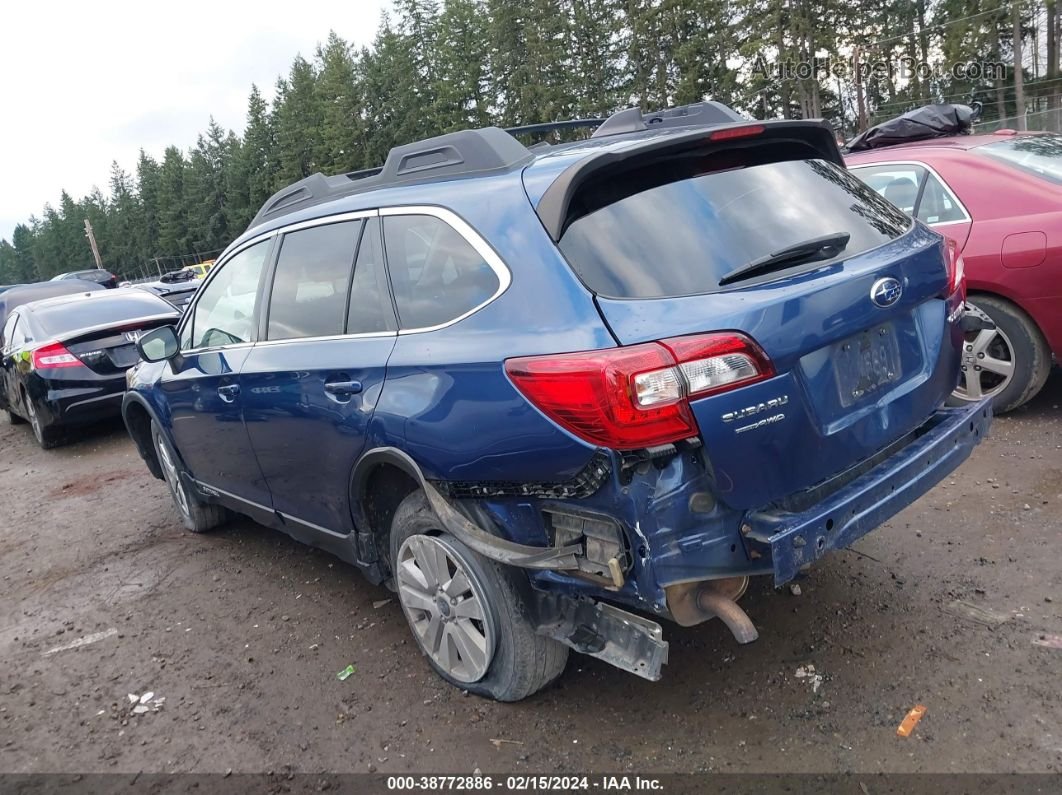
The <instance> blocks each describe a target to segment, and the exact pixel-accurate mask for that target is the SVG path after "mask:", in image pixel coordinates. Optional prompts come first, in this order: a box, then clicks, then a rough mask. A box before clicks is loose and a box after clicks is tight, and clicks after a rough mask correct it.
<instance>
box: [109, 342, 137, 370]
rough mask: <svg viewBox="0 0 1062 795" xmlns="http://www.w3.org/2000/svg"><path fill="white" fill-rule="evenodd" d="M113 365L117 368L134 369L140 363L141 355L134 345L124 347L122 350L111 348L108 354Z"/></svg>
mask: <svg viewBox="0 0 1062 795" xmlns="http://www.w3.org/2000/svg"><path fill="white" fill-rule="evenodd" d="M107 353H108V354H110V357H111V364H113V365H114V366H115V367H132V366H133V365H134V364H136V363H137V362H138V361H140V354H139V353H138V352H137V349H136V346H134V345H123V346H121V347H120V348H111V349H110V350H109V351H108V352H107Z"/></svg>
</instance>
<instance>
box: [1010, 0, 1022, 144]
mask: <svg viewBox="0 0 1062 795" xmlns="http://www.w3.org/2000/svg"><path fill="white" fill-rule="evenodd" d="M1011 7H1012V9H1013V13H1014V104H1015V105H1016V106H1017V107H1016V109H1015V111H1016V113H1017V114H1018V116H1017V118H1016V119H1015V120H1014V127H1015V128H1016V129H1018V130H1024V129H1025V86H1024V77H1025V76H1024V75H1023V74H1022V61H1023V58H1022V54H1021V43H1022V42H1021V5H1020V3H1018V2H1017V0H1013V2H1012V3H1011Z"/></svg>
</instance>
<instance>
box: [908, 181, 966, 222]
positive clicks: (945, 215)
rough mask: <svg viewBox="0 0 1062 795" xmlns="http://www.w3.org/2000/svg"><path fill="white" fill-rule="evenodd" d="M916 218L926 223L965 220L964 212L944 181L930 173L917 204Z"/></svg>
mask: <svg viewBox="0 0 1062 795" xmlns="http://www.w3.org/2000/svg"><path fill="white" fill-rule="evenodd" d="M917 218H918V220H919V221H922V222H923V223H927V224H946V223H950V222H952V221H965V220H966V213H964V212H963V210H962V207H960V206H959V203H958V202H957V201H956V200H955V197H954V196H953V195H952V194H951V192H950V191H949V190H948V189H947V188H946V187H944V183H943V182H941V181H940V180H939V179H937V178H936V177H935V176H933V175H932V174H929V175H928V176H927V177H926V187H925V190H923V191H922V201H921V202H919V204H918V214H917Z"/></svg>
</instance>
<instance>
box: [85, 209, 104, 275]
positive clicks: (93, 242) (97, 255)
mask: <svg viewBox="0 0 1062 795" xmlns="http://www.w3.org/2000/svg"><path fill="white" fill-rule="evenodd" d="M85 237H87V238H88V240H89V245H90V246H92V256H93V257H95V258H96V267H97V268H99V269H100V270H103V262H101V261H100V250H99V248H98V247H97V246H96V236H95V235H94V234H92V224H91V223H89V219H88V218H86V219H85Z"/></svg>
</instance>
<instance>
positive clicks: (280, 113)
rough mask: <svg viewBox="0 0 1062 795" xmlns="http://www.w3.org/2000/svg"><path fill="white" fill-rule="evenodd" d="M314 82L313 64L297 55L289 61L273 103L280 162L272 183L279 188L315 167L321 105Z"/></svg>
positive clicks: (312, 171)
mask: <svg viewBox="0 0 1062 795" xmlns="http://www.w3.org/2000/svg"><path fill="white" fill-rule="evenodd" d="M316 82H317V75H316V73H315V71H314V68H313V65H312V64H311V63H310V62H309V61H307V60H306V59H305V58H303V57H302V56H301V55H300V56H296V58H295V61H294V63H293V64H292V65H291V72H290V73H289V74H288V79H287V81H286V82H283V83H280V84H278V93H277V98H276V100H275V102H274V104H273V108H274V111H273V112H274V116H275V119H276V130H277V150H278V153H279V162H280V169H279V171H278V173H277V175H276V180H275V183H274V184H275V185H276V187H277V188H278V189H279V188H282V187H284V186H286V185H290V184H291V183H292V182H297V181H298V180H300V179H302V178H303V177H308V176H309V175H310V174H313V173H314V172H315V171H317V170H318V166H317V161H316V159H315V157H314V150H315V145H314V142H315V141H316V139H317V136H318V133H319V130H320V127H321V108H320V106H319V104H318V102H317V96H316V89H315V84H316Z"/></svg>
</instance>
